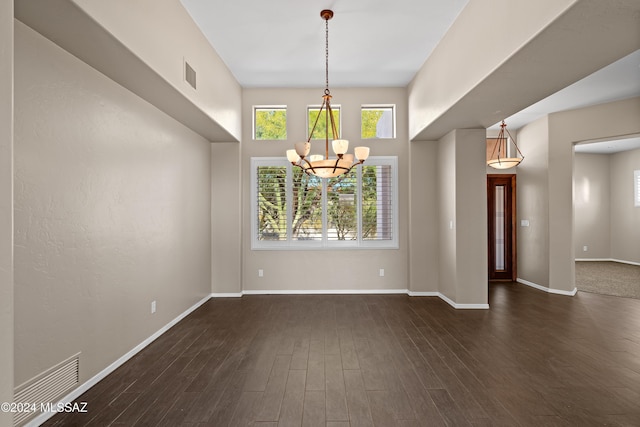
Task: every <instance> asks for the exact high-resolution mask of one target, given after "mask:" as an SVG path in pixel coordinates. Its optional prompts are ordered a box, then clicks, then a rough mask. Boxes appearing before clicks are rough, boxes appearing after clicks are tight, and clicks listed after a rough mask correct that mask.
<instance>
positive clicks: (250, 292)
mask: <svg viewBox="0 0 640 427" xmlns="http://www.w3.org/2000/svg"><path fill="white" fill-rule="evenodd" d="M408 292H409V291H408V290H407V289H313V290H304V289H302V290H301V289H277V290H262V289H252V290H244V291H242V294H243V295H367V294H369V295H371V294H407V293H408Z"/></svg>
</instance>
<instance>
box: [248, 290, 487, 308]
mask: <svg viewBox="0 0 640 427" xmlns="http://www.w3.org/2000/svg"><path fill="white" fill-rule="evenodd" d="M242 294H243V295H375V294H387V295H391V294H393V295H402V294H405V295H408V296H410V297H438V298H440V299H441V300H443V301H445V302H446V303H447V304H449V305H450V306H452V307H453V308H456V309H483V310H486V309H488V308H489V304H458V303H456V302H454V301H453V300H451V299H450V298H448V297H447V296H446V295H444V294H442V293H440V292H413V291H410V290H408V289H311V290H299V289H278V290H262V289H251V290H244V291H242Z"/></svg>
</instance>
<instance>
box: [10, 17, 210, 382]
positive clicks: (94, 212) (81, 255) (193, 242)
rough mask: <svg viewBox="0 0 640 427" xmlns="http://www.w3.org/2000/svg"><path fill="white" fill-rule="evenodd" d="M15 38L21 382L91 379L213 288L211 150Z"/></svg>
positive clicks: (77, 68)
mask: <svg viewBox="0 0 640 427" xmlns="http://www.w3.org/2000/svg"><path fill="white" fill-rule="evenodd" d="M15 29H16V31H15V34H16V40H15V55H16V61H15V69H16V79H15V96H16V100H15V147H14V148H15V282H16V292H15V356H16V363H15V383H16V385H18V384H21V383H23V382H24V381H26V380H28V379H30V378H32V377H33V376H35V375H37V374H39V373H41V372H42V371H44V370H45V369H47V368H49V367H51V366H52V365H54V364H56V363H58V362H60V361H62V360H64V359H66V358H67V357H69V356H71V355H73V354H75V353H77V352H81V356H80V377H81V378H80V380H81V382H84V381H86V380H87V379H89V378H90V377H91V376H93V375H94V374H96V373H98V372H99V371H101V370H102V369H104V368H105V367H107V366H108V365H109V364H111V363H112V362H114V361H115V360H116V359H118V358H119V357H121V356H122V355H123V354H125V353H127V352H128V351H130V350H131V349H132V348H133V347H135V346H136V345H138V344H140V343H141V342H142V341H143V340H145V339H146V338H148V337H149V336H151V335H152V334H153V333H154V332H156V331H158V330H159V329H161V328H162V327H163V326H165V325H166V324H167V323H169V322H170V321H171V320H173V319H174V318H176V316H178V315H180V314H181V313H183V312H184V311H185V310H187V309H188V308H189V307H191V306H193V305H194V304H195V303H196V302H198V301H200V300H201V299H202V298H203V297H205V296H207V295H209V293H210V292H211V291H210V289H211V270H210V267H211V264H210V258H211V241H210V235H211V216H210V210H211V208H210V206H211V197H210V194H211V185H210V175H209V171H210V162H211V161H210V148H209V145H210V144H209V143H208V142H207V141H206V140H204V139H203V138H202V137H200V136H198V135H196V134H195V133H194V132H192V131H191V130H188V129H186V128H185V127H184V126H183V125H181V124H179V123H178V122H176V121H175V120H174V119H172V118H170V117H169V116H167V115H166V114H164V113H162V112H160V111H159V110H158V109H156V108H155V107H153V106H151V105H150V104H148V103H147V102H146V101H143V100H142V99H140V98H138V97H137V96H135V95H134V94H132V93H131V92H129V91H128V90H126V89H124V88H123V87H121V86H119V85H118V84H116V83H114V82H113V81H112V80H109V79H108V78H106V77H105V76H104V75H103V74H101V73H99V72H98V71H96V70H95V69H93V68H91V67H89V66H88V65H86V64H85V63H83V62H81V61H79V60H78V59H77V58H75V57H73V56H71V55H70V54H68V53H67V52H65V51H63V50H62V49H61V48H60V47H58V46H56V45H54V44H53V43H52V42H50V41H48V40H47V39H45V38H43V37H42V36H40V35H39V34H38V33H36V32H34V31H33V30H31V29H30V28H28V27H26V26H25V25H23V24H21V23H20V22H17V21H16V28H15ZM153 300H155V301H157V312H156V313H155V314H151V313H150V305H151V301H153Z"/></svg>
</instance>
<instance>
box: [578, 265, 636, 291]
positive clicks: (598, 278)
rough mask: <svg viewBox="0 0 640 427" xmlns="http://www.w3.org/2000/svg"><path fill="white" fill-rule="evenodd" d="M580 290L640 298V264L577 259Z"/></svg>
mask: <svg viewBox="0 0 640 427" xmlns="http://www.w3.org/2000/svg"><path fill="white" fill-rule="evenodd" d="M576 287H577V288H578V290H579V291H584V292H592V293H596V294H603V295H613V296H617V297H627V298H637V299H640V266H638V265H631V264H623V263H620V262H613V261H576Z"/></svg>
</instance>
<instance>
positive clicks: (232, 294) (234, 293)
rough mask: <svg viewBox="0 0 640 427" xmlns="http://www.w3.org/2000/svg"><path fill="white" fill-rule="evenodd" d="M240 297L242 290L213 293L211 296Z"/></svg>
mask: <svg viewBox="0 0 640 427" xmlns="http://www.w3.org/2000/svg"><path fill="white" fill-rule="evenodd" d="M240 297H242V292H222V293H213V294H211V298H240Z"/></svg>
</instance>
